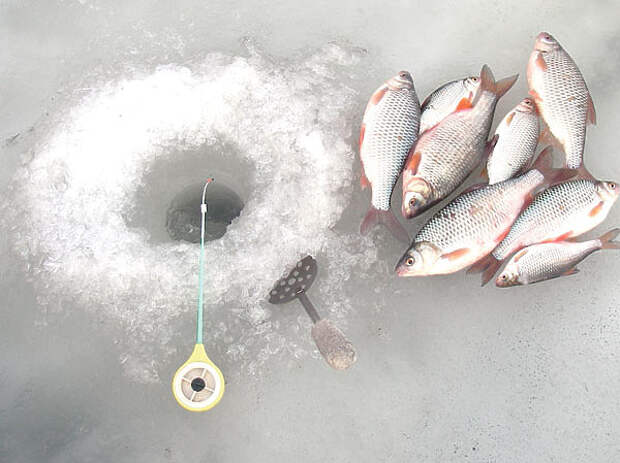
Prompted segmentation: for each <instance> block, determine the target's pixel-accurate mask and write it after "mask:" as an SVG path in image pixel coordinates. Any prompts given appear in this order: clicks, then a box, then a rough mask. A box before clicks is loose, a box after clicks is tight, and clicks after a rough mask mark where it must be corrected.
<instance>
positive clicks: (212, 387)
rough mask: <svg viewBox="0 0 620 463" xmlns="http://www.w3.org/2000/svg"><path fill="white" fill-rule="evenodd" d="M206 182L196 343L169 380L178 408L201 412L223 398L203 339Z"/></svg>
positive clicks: (221, 378) (220, 381) (218, 374)
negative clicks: (190, 353)
mask: <svg viewBox="0 0 620 463" xmlns="http://www.w3.org/2000/svg"><path fill="white" fill-rule="evenodd" d="M213 180H214V179H213V178H209V179H207V181H206V182H205V186H204V188H203V190H202V201H201V203H200V214H201V220H200V269H199V273H198V308H197V315H196V344H195V346H194V351H193V352H192V355H190V356H189V358H188V359H187V360H186V361H185V363H184V364H183V365H181V367H179V369H178V370H177V372H176V373H175V375H174V378H173V379H172V393H173V394H174V398H175V399H176V401H177V402H178V403H179V405H180V406H181V407H183V408H185V409H186V410H189V411H192V412H204V411H207V410H209V409H210V408H213V407H215V406H216V405H217V404H218V402H219V401H220V400H221V398H222V396H223V395H224V376H223V375H222V372H221V371H220V369H219V368H218V367H217V366H216V365H215V364H214V363H213V362H212V361H211V359H209V357H208V356H207V353H206V352H205V348H204V345H203V343H202V340H203V311H204V287H203V286H204V266H205V263H204V261H205V232H206V228H207V210H208V207H207V201H206V198H207V188H208V187H209V185H210V184H211V182H213Z"/></svg>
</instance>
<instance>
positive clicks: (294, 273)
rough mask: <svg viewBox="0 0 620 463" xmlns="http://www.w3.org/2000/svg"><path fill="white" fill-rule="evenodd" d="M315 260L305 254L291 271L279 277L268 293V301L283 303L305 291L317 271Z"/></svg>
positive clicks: (310, 284) (312, 281)
mask: <svg viewBox="0 0 620 463" xmlns="http://www.w3.org/2000/svg"><path fill="white" fill-rule="evenodd" d="M318 270H319V268H318V266H317V264H316V260H314V258H313V257H312V256H306V257H304V258H303V259H302V260H300V261H299V262H297V265H296V266H295V268H293V270H291V272H290V273H289V274H288V275H287V276H285V277H284V278H281V279H280V280H279V281H278V282H277V283H276V285H275V286H274V287H273V289H272V290H271V292H270V293H269V302H271V303H272V304H284V303H285V302H290V301H292V300H293V299H295V298H297V297H299V293H301V292H305V291H307V290H308V289H309V288H310V286H312V283H314V279H315V278H316V274H317V273H318Z"/></svg>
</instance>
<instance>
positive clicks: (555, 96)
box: [541, 52, 588, 169]
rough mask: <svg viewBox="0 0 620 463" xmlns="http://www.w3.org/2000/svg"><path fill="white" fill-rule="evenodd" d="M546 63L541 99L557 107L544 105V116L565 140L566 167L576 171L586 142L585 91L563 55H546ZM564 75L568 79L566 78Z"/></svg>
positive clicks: (564, 54)
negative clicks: (546, 72) (545, 76)
mask: <svg viewBox="0 0 620 463" xmlns="http://www.w3.org/2000/svg"><path fill="white" fill-rule="evenodd" d="M545 62H546V63H547V66H548V77H547V78H546V79H544V80H543V82H544V93H543V95H544V96H543V95H541V96H542V97H543V98H544V99H545V100H550V101H553V102H555V103H556V104H545V103H543V105H542V113H543V117H544V118H545V120H548V121H550V122H551V124H550V126H549V127H550V128H551V127H553V128H552V129H551V130H552V131H553V132H558V134H561V135H560V136H561V137H562V138H563V139H564V140H565V145H564V146H565V148H566V161H567V164H566V165H567V167H569V168H571V169H575V168H577V167H579V166H580V165H581V157H582V153H583V147H584V144H585V139H586V113H587V105H588V89H587V87H586V83H585V82H584V80H583V78H582V77H581V73H580V72H579V70H578V69H577V66H575V63H574V62H573V60H572V59H571V58H570V56H568V54H566V52H564V53H558V52H553V53H549V54H547V55H545ZM567 75H568V76H570V77H569V78H567ZM543 101H544V100H543ZM556 126H561V127H562V129H559V128H556Z"/></svg>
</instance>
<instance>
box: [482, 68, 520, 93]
mask: <svg viewBox="0 0 620 463" xmlns="http://www.w3.org/2000/svg"><path fill="white" fill-rule="evenodd" d="M518 78H519V74H515V75H513V76H510V77H506V78H505V79H502V80H498V81H497V82H496V81H495V77H494V76H493V72H491V68H489V66H487V65H486V64H485V65H484V66H482V70H481V71H480V91H479V92H478V94H481V93H482V92H484V91H487V92H491V93H494V94H495V96H496V97H497V99H500V98H501V97H502V96H503V95H504V94H505V93H506V92H507V91H508V90H510V88H511V87H512V86H513V85H514V83H515V82H516V81H517V79H518Z"/></svg>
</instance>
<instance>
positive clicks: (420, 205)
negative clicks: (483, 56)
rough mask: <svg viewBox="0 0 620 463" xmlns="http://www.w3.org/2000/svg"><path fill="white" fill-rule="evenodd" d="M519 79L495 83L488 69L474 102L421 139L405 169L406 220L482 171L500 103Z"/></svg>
mask: <svg viewBox="0 0 620 463" xmlns="http://www.w3.org/2000/svg"><path fill="white" fill-rule="evenodd" d="M516 79H517V76H512V77H508V78H506V79H502V80H500V81H498V82H496V81H495V78H494V77H493V73H492V72H491V70H490V69H489V67H488V66H487V65H484V66H483V67H482V70H481V71H480V79H479V80H480V88H479V89H478V92H477V95H476V97H475V99H474V102H473V103H470V102H468V101H467V100H465V101H464V102H463V105H462V106H460V107H459V108H458V109H457V110H456V111H455V112H453V113H452V114H450V115H449V116H447V117H446V118H445V119H443V120H442V121H441V122H440V123H439V124H437V125H436V126H435V127H433V128H432V129H431V130H428V131H426V132H424V133H423V134H422V135H420V138H419V139H418V141H417V143H416V144H415V145H414V147H413V148H412V149H411V151H410V153H409V157H408V158H407V162H406V164H405V168H404V170H403V190H402V212H403V216H404V217H406V218H408V219H411V218H413V217H415V216H416V215H419V214H421V213H422V212H424V211H425V210H427V209H429V208H430V207H432V206H433V205H434V204H436V203H438V202H439V201H441V200H442V199H444V198H446V197H447V196H449V195H450V194H451V193H452V192H453V191H454V190H456V188H457V187H458V186H459V185H460V184H461V183H462V182H463V181H464V180H465V179H466V178H467V177H468V176H469V175H470V174H471V173H472V171H473V170H474V169H475V168H476V166H478V164H479V163H480V161H481V160H482V158H483V155H484V153H485V147H486V144H487V137H488V135H489V130H490V129H491V123H492V122H493V114H494V112H495V107H496V105H497V102H498V100H499V98H501V97H502V95H504V94H505V93H506V92H507V91H508V90H509V89H510V88H511V87H512V85H514V82H515V81H516ZM472 104H473V107H472Z"/></svg>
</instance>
